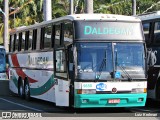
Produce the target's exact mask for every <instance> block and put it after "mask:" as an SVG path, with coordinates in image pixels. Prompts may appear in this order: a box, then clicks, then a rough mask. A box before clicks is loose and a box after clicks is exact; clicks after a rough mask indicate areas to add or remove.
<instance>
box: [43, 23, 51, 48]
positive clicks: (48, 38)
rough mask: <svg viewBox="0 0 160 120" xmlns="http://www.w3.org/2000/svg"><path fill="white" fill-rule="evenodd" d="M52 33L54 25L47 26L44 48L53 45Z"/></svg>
mask: <svg viewBox="0 0 160 120" xmlns="http://www.w3.org/2000/svg"><path fill="white" fill-rule="evenodd" d="M51 34H52V26H51V25H50V26H47V27H45V34H44V48H50V47H51Z"/></svg>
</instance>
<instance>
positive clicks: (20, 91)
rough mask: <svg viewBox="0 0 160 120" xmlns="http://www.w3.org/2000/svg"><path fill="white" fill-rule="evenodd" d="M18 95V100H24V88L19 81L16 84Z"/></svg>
mask: <svg viewBox="0 0 160 120" xmlns="http://www.w3.org/2000/svg"><path fill="white" fill-rule="evenodd" d="M18 95H19V97H20V98H24V87H23V82H22V80H21V79H20V80H19V83H18Z"/></svg>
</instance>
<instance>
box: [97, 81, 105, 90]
mask: <svg viewBox="0 0 160 120" xmlns="http://www.w3.org/2000/svg"><path fill="white" fill-rule="evenodd" d="M106 89H107V85H106V84H104V83H99V84H97V85H96V90H97V91H104V90H106Z"/></svg>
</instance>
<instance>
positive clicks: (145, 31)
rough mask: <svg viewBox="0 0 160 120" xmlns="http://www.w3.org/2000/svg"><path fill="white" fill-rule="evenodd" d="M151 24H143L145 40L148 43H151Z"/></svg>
mask: <svg viewBox="0 0 160 120" xmlns="http://www.w3.org/2000/svg"><path fill="white" fill-rule="evenodd" d="M150 25H151V24H150V23H144V24H143V31H144V36H145V40H146V42H149V36H150V35H149V30H150Z"/></svg>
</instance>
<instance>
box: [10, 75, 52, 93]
mask: <svg viewBox="0 0 160 120" xmlns="http://www.w3.org/2000/svg"><path fill="white" fill-rule="evenodd" d="M12 80H13V82H14V84H15V86H16V87H17V89H18V80H17V79H16V77H13V78H12ZM53 86H54V76H53V75H52V76H51V77H50V79H49V80H48V81H47V82H46V83H45V84H44V85H43V86H41V87H39V88H30V95H31V96H36V95H42V94H44V93H46V92H47V91H48V90H50V89H51V88H52V87H53Z"/></svg>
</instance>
